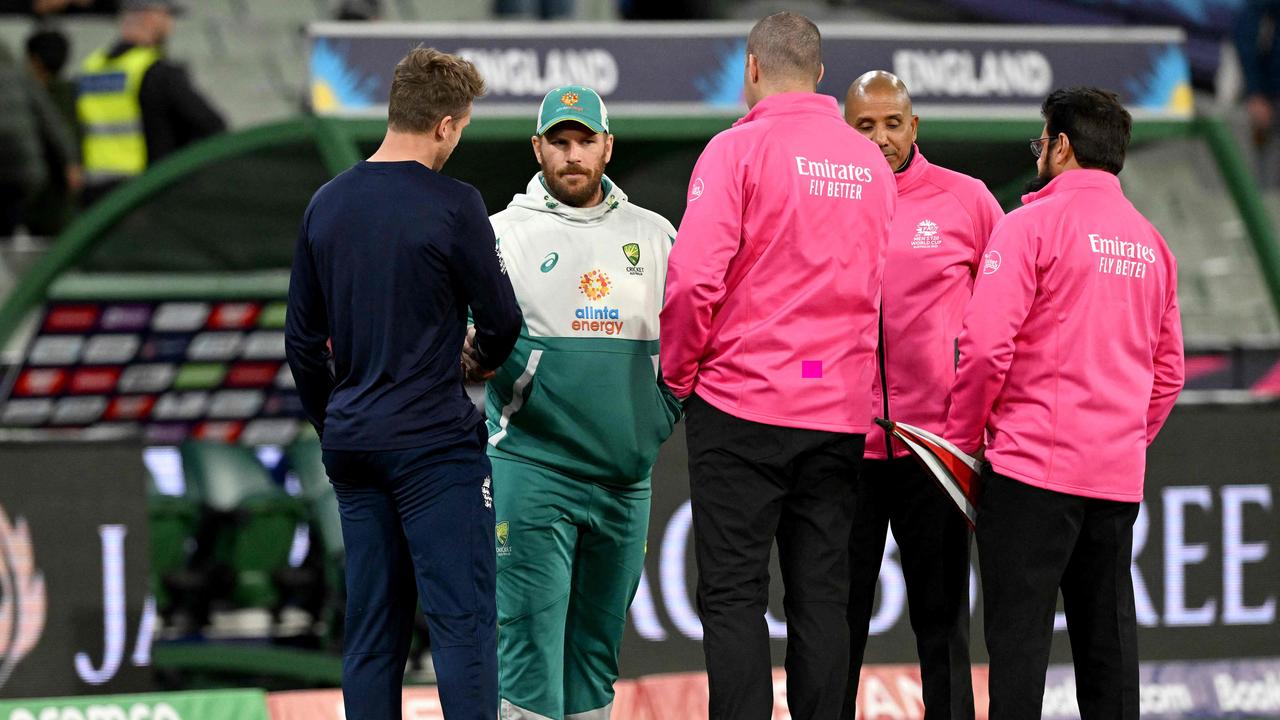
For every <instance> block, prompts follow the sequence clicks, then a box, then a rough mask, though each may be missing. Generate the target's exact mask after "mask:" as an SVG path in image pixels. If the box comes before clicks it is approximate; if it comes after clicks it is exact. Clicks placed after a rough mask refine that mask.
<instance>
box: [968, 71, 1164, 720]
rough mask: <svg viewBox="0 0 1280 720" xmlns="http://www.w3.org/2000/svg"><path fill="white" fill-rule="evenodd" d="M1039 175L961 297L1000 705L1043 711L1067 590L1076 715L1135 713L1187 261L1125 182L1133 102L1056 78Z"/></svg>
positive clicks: (995, 715)
mask: <svg viewBox="0 0 1280 720" xmlns="http://www.w3.org/2000/svg"><path fill="white" fill-rule="evenodd" d="M1041 113H1042V114H1043V115H1044V120H1045V124H1044V131H1043V133H1042V134H1041V137H1039V138H1036V139H1034V140H1032V141H1031V149H1032V153H1033V154H1034V155H1035V156H1036V157H1037V164H1036V167H1037V169H1038V170H1039V175H1038V177H1037V178H1036V180H1034V181H1033V183H1032V185H1033V188H1035V189H1034V191H1033V192H1030V193H1029V194H1027V195H1024V196H1023V198H1022V200H1023V207H1022V208H1019V209H1018V210H1015V211H1014V212H1012V213H1010V214H1009V215H1008V216H1007V217H1005V219H1004V220H1003V221H1001V222H1000V224H999V225H997V226H996V229H995V232H994V233H993V235H992V237H991V242H990V244H989V245H988V249H987V252H986V255H985V257H984V259H983V264H982V274H981V275H980V276H979V277H978V280H977V283H976V285H975V287H974V294H973V299H972V300H971V301H970V303H969V306H968V307H967V308H966V310H965V315H964V329H963V331H962V332H961V334H960V365H959V368H958V370H957V374H956V380H955V383H954V385H953V386H952V388H951V397H950V403H951V404H950V412H949V414H948V417H947V430H946V435H947V437H948V438H949V439H950V440H952V441H953V442H954V443H955V444H956V445H958V446H959V447H960V448H961V449H962V450H966V451H977V450H979V449H980V448H982V447H983V446H984V445H985V447H986V450H985V452H986V459H987V461H988V462H989V463H990V467H989V468H987V472H985V473H984V475H983V483H984V488H983V491H982V496H981V498H980V499H979V510H978V517H977V538H978V555H979V561H980V565H981V569H982V593H983V603H984V607H985V616H984V620H985V624H986V640H987V651H988V653H989V655H990V657H991V675H990V686H989V692H990V698H991V705H990V717H991V718H992V719H993V720H1006V719H1008V718H1038V717H1040V710H1041V703H1042V701H1043V696H1044V683H1045V670H1046V668H1047V667H1048V663H1049V645H1050V640H1051V637H1052V635H1053V615H1054V609H1055V606H1056V602H1057V596H1058V590H1059V588H1060V589H1061V590H1062V597H1063V604H1064V608H1065V611H1066V616H1067V633H1068V634H1069V635H1070V637H1071V651H1072V656H1073V658H1074V660H1075V668H1076V694H1077V697H1078V699H1079V703H1080V715H1081V717H1082V718H1084V720H1091V719H1092V718H1108V719H1112V718H1134V719H1136V718H1137V717H1138V648H1137V622H1136V619H1135V610H1134V598H1133V581H1132V579H1131V576H1130V574H1129V567H1130V562H1131V560H1132V556H1133V523H1134V520H1135V519H1136V518H1137V516H1138V503H1139V501H1140V500H1141V499H1142V485H1143V476H1144V472H1145V465H1146V453H1147V446H1148V445H1149V444H1150V443H1151V441H1152V440H1154V439H1155V436H1156V433H1157V432H1159V430H1160V427H1161V426H1162V425H1163V424H1164V421H1165V418H1166V417H1168V415H1169V411H1170V410H1171V409H1172V407H1173V402H1174V399H1175V398H1176V397H1177V395H1178V392H1179V390H1181V388H1182V383H1183V354H1182V325H1181V321H1180V319H1179V317H1178V297H1177V266H1176V263H1175V261H1174V258H1173V254H1172V253H1170V252H1169V248H1168V247H1167V246H1166V245H1165V242H1164V239H1163V238H1161V237H1160V234H1159V233H1158V232H1156V230H1155V228H1153V227H1152V226H1151V224H1150V223H1149V222H1147V220H1146V219H1145V218H1144V217H1143V216H1142V215H1141V214H1140V213H1139V212H1138V211H1137V210H1136V209H1134V207H1133V205H1131V204H1130V203H1129V201H1128V200H1126V199H1125V196H1124V193H1123V192H1122V191H1121V188H1120V181H1119V179H1118V178H1117V177H1116V175H1117V174H1118V173H1119V172H1120V169H1121V168H1122V167H1123V166H1124V155H1125V148H1126V146H1127V145H1128V143H1129V129H1130V124H1131V121H1130V117H1129V113H1128V112H1127V111H1126V110H1125V109H1124V107H1123V106H1121V104H1120V101H1119V99H1118V98H1117V97H1116V96H1115V95H1114V94H1112V93H1109V92H1105V91H1102V90H1098V89H1095V88H1071V89H1067V90H1057V91H1055V92H1054V93H1053V94H1051V95H1050V96H1049V97H1048V99H1046V100H1045V102H1044V105H1043V107H1042V109H1041Z"/></svg>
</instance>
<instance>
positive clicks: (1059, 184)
mask: <svg viewBox="0 0 1280 720" xmlns="http://www.w3.org/2000/svg"><path fill="white" fill-rule="evenodd" d="M1082 188H1102V189H1105V190H1114V191H1116V192H1122V191H1121V189H1120V178H1118V177H1116V176H1115V175H1112V174H1111V173H1109V172H1107V171H1106V170H1092V169H1089V168H1080V169H1079V170H1068V171H1066V172H1064V173H1062V174H1061V175H1059V176H1058V177H1056V178H1054V179H1052V180H1050V181H1049V184H1048V185H1045V186H1044V187H1042V188H1040V189H1039V190H1037V191H1035V192H1029V193H1027V194H1026V195H1023V196H1022V204H1023V205H1027V204H1030V203H1033V202H1035V201H1036V200H1040V199H1041V198H1046V197H1049V196H1050V195H1052V194H1054V193H1056V192H1063V191H1066V190H1080V189H1082Z"/></svg>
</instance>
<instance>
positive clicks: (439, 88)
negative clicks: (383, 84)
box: [387, 47, 484, 133]
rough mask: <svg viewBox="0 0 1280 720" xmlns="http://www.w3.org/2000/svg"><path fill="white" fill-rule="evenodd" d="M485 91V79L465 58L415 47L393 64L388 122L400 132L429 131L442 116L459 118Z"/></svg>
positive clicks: (393, 128) (432, 49)
mask: <svg viewBox="0 0 1280 720" xmlns="http://www.w3.org/2000/svg"><path fill="white" fill-rule="evenodd" d="M483 94H484V78H482V77H480V71H478V70H476V67H475V65H472V64H471V63H470V62H468V61H467V60H464V59H463V58H460V57H458V56H457V55H450V54H449V53H444V52H440V51H439V50H436V49H434V48H424V47H418V48H414V49H413V50H410V51H409V54H408V55H405V56H404V59H403V60H401V61H400V62H399V64H397V65H396V71H395V76H394V77H393V78H392V80H391V100H390V102H389V105H388V108H387V125H388V126H389V127H390V128H391V129H392V130H397V131H400V132H416V133H426V132H430V131H431V130H432V128H434V127H435V126H436V123H438V122H440V121H441V120H443V119H444V118H445V117H447V116H450V115H452V116H453V117H455V118H456V117H461V116H462V115H464V114H466V112H467V109H468V108H469V107H470V106H471V101H472V100H475V99H476V98H478V97H480V96H481V95H483Z"/></svg>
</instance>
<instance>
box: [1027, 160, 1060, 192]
mask: <svg viewBox="0 0 1280 720" xmlns="http://www.w3.org/2000/svg"><path fill="white" fill-rule="evenodd" d="M1055 177H1057V175H1055V174H1054V172H1053V168H1051V167H1049V163H1045V165H1044V168H1043V169H1042V170H1040V171H1039V172H1037V173H1036V176H1035V177H1033V178H1031V179H1030V180H1028V181H1027V184H1026V185H1024V186H1023V188H1022V192H1023V193H1033V192H1040V191H1041V190H1043V189H1044V186H1045V185H1048V184H1049V183H1050V182H1052V181H1053V179H1054V178H1055Z"/></svg>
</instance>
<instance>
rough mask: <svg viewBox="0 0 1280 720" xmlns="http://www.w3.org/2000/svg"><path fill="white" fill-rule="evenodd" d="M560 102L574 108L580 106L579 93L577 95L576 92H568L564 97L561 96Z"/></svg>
mask: <svg viewBox="0 0 1280 720" xmlns="http://www.w3.org/2000/svg"><path fill="white" fill-rule="evenodd" d="M560 102H561V103H562V104H564V105H570V106H572V105H577V104H578V93H576V92H567V93H565V94H563V95H561V96H560Z"/></svg>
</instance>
